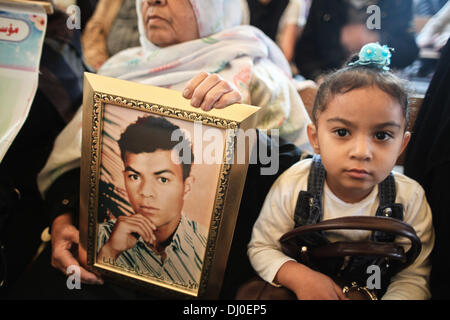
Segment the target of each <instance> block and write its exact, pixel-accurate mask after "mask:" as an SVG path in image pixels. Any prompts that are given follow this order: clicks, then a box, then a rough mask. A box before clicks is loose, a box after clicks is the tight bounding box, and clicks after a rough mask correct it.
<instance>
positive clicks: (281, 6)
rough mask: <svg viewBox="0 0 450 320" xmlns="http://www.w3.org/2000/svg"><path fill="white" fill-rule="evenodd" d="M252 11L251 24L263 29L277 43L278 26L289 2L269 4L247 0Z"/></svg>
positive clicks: (256, 0) (280, 1) (286, 0)
mask: <svg viewBox="0 0 450 320" xmlns="http://www.w3.org/2000/svg"><path fill="white" fill-rule="evenodd" d="M247 3H248V8H249V11H250V24H251V25H252V26H255V27H257V28H259V29H261V30H262V31H263V32H264V33H265V34H266V35H267V36H268V37H269V38H271V39H272V40H273V41H276V36H277V31H278V25H279V23H280V19H281V16H282V15H283V12H284V10H285V9H286V7H287V5H288V4H289V0H272V1H270V2H269V3H267V4H264V3H262V2H260V1H259V0H247Z"/></svg>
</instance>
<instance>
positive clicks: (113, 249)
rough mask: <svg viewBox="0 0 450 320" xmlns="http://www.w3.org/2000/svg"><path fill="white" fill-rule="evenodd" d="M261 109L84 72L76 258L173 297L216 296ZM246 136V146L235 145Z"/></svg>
mask: <svg viewBox="0 0 450 320" xmlns="http://www.w3.org/2000/svg"><path fill="white" fill-rule="evenodd" d="M257 114H258V108H256V107H253V106H249V105H243V104H235V105H232V106H229V107H227V108H225V109H221V110H216V109H213V110H211V111H209V112H204V111H202V110H201V109H198V108H194V107H192V106H190V104H189V101H188V100H186V99H184V98H183V97H182V96H181V93H180V92H178V91H173V90H169V89H165V88H159V87H153V86H149V85H143V84H139V83H134V82H129V81H124V80H118V79H113V78H108V77H103V76H99V75H95V74H90V73H86V74H85V78H84V97H83V138H82V160H81V197H80V239H81V245H80V254H84V255H85V257H86V261H87V266H88V268H90V269H91V270H95V271H96V272H99V273H101V274H102V275H103V276H105V277H107V278H110V279H117V280H118V281H120V280H121V281H122V282H126V284H127V285H130V286H133V285H137V286H144V287H145V288H147V289H148V290H153V291H155V293H158V294H159V295H163V296H167V297H171V298H203V299H211V298H212V299H214V298H217V297H218V296H219V292H220V288H221V285H222V280H223V275H224V272H225V267H226V263H227V258H228V253H229V250H230V246H231V241H232V238H233V231H234V227H235V223H236V219H237V214H238V210H239V205H240V200H241V195H242V190H243V187H244V183H245V177H246V173H247V167H248V161H249V150H251V147H252V141H251V139H247V138H248V137H247V138H246V132H247V131H249V132H250V131H254V130H248V129H250V128H254V126H255V122H256V116H257ZM242 141H243V142H242Z"/></svg>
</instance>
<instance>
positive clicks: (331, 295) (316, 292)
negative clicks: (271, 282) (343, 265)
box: [275, 261, 348, 300]
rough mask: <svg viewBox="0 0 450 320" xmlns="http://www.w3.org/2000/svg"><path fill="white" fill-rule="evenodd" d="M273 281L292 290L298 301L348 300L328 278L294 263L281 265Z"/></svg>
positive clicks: (289, 262) (339, 288)
mask: <svg viewBox="0 0 450 320" xmlns="http://www.w3.org/2000/svg"><path fill="white" fill-rule="evenodd" d="M275 281H276V282H278V283H280V284H281V285H283V286H285V287H286V288H288V289H290V290H292V291H293V292H294V293H295V294H296V296H297V298H298V299H299V300H348V299H347V298H346V297H345V295H344V293H343V292H342V289H341V287H339V286H338V285H337V284H336V283H335V282H334V281H333V280H332V279H331V278H330V277H328V276H326V275H324V274H322V273H320V272H317V271H314V270H312V269H310V268H308V267H307V266H305V265H303V264H300V263H298V262H295V261H288V262H286V263H285V264H283V265H282V266H281V268H280V269H279V270H278V273H277V275H276V277H275Z"/></svg>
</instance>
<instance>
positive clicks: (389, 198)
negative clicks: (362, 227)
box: [372, 172, 403, 242]
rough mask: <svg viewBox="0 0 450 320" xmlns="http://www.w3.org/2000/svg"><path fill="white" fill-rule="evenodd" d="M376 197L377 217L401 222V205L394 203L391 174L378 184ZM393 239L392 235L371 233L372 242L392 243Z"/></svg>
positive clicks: (394, 193) (393, 182)
mask: <svg viewBox="0 0 450 320" xmlns="http://www.w3.org/2000/svg"><path fill="white" fill-rule="evenodd" d="M378 197H379V199H380V202H379V206H378V209H377V212H376V216H377V217H390V218H394V219H398V220H401V221H402V220H403V205H402V204H400V203H395V197H396V190H395V179H394V175H393V174H392V172H391V173H390V174H389V176H388V177H387V178H386V179H384V180H383V181H382V182H381V183H379V184H378ZM394 239H395V237H394V236H393V235H391V234H388V233H385V232H379V231H375V232H373V233H372V240H374V241H382V242H392V241H394Z"/></svg>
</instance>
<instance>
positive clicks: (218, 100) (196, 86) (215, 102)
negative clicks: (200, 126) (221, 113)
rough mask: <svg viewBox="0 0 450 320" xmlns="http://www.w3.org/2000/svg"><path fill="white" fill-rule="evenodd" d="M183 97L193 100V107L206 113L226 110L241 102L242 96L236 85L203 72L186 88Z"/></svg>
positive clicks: (216, 75) (215, 75) (218, 76)
mask: <svg viewBox="0 0 450 320" xmlns="http://www.w3.org/2000/svg"><path fill="white" fill-rule="evenodd" d="M183 96H184V97H185V98H187V99H191V105H192V106H193V107H197V108H198V107H200V108H201V109H202V110H204V111H208V110H211V109H212V108H217V109H221V108H225V107H227V106H229V105H231V104H233V103H237V102H241V101H242V96H241V94H240V92H239V91H238V90H237V89H236V88H235V87H234V85H233V84H232V83H230V82H228V81H226V80H224V79H223V78H222V77H221V76H220V75H218V74H208V73H206V72H201V73H199V74H198V75H197V76H195V77H194V78H193V79H192V80H191V81H189V82H188V84H187V85H186V87H185V90H184V91H183Z"/></svg>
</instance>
